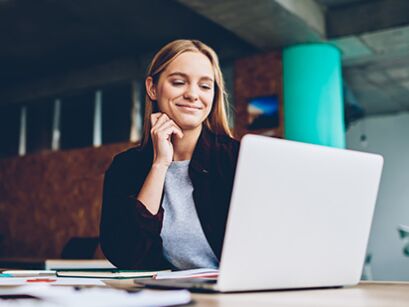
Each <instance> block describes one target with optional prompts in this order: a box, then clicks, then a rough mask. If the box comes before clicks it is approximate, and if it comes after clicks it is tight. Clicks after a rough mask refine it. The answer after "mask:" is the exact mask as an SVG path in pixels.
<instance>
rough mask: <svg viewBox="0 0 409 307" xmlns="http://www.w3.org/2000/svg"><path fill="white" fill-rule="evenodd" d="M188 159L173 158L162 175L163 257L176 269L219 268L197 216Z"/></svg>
mask: <svg viewBox="0 0 409 307" xmlns="http://www.w3.org/2000/svg"><path fill="white" fill-rule="evenodd" d="M189 162H190V161H188V160H187V161H173V162H172V163H171V165H170V166H169V168H168V171H167V173H166V179H165V187H164V196H163V203H162V206H163V209H164V218H163V226H162V231H161V237H162V240H163V251H164V255H165V258H166V259H167V260H168V261H169V262H170V263H171V264H172V265H174V266H175V267H176V268H177V269H182V270H184V269H193V268H218V266H219V263H218V260H217V258H216V256H215V255H214V253H213V251H212V249H211V247H210V245H209V243H208V242H207V239H206V237H205V235H204V232H203V229H202V226H201V225H200V221H199V218H198V216H197V212H196V208H195V204H194V201H193V194H192V193H193V186H192V182H191V180H190V178H189V174H188V169H189Z"/></svg>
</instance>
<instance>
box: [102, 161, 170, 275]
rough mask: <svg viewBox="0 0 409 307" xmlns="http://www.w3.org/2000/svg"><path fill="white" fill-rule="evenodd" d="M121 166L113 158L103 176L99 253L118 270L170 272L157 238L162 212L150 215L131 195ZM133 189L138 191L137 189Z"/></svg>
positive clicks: (123, 168)
mask: <svg viewBox="0 0 409 307" xmlns="http://www.w3.org/2000/svg"><path fill="white" fill-rule="evenodd" d="M123 164H124V163H123V161H120V159H118V158H117V157H116V158H115V159H114V161H113V162H112V164H111V166H110V167H109V168H108V170H107V171H106V172H105V177H104V187H103V199H102V211H101V221H100V243H101V248H102V251H103V252H104V254H105V256H106V257H107V259H108V260H109V261H111V262H112V263H113V264H114V265H115V266H117V267H118V268H121V269H145V270H146V269H150V270H151V269H153V270H156V269H164V268H169V267H170V264H169V263H168V262H167V261H166V260H165V259H164V257H163V250H162V239H161V237H160V232H161V229H162V221H163V208H161V209H160V210H159V212H158V213H157V214H156V215H152V214H151V213H150V212H149V211H148V210H147V209H146V207H145V206H144V205H143V204H142V203H141V202H140V201H138V200H137V199H136V196H135V194H133V195H130V192H129V190H128V189H127V186H129V185H130V184H132V183H129V182H126V181H127V178H128V177H129V176H127V174H126V171H125V170H126V165H123ZM143 181H144V180H143ZM135 185H137V183H136V182H135ZM136 188H137V190H138V191H139V189H140V187H136Z"/></svg>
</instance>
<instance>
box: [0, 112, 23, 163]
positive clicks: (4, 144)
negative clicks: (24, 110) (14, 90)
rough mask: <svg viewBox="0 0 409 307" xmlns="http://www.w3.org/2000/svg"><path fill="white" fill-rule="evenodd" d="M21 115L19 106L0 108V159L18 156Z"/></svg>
mask: <svg viewBox="0 0 409 307" xmlns="http://www.w3.org/2000/svg"><path fill="white" fill-rule="evenodd" d="M20 113H21V106H19V105H10V106H1V107H0V140H1V143H0V144H1V145H0V157H7V156H16V155H17V154H18V144H19V137H20Z"/></svg>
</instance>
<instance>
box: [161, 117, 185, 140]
mask: <svg viewBox="0 0 409 307" xmlns="http://www.w3.org/2000/svg"><path fill="white" fill-rule="evenodd" d="M171 128H172V129H171ZM169 129H171V130H172V133H174V134H176V135H177V136H178V137H179V138H182V137H183V131H182V129H180V128H179V126H178V125H176V123H175V122H174V121H173V120H169V121H167V122H165V123H163V124H162V125H161V126H160V127H159V128H158V129H157V132H158V133H160V132H162V131H169Z"/></svg>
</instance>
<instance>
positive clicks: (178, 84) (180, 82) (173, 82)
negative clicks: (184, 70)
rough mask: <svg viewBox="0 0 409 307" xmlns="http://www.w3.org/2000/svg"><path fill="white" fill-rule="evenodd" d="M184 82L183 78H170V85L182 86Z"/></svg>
mask: <svg viewBox="0 0 409 307" xmlns="http://www.w3.org/2000/svg"><path fill="white" fill-rule="evenodd" d="M184 84H185V81H183V80H172V85H173V86H182V85H184Z"/></svg>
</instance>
